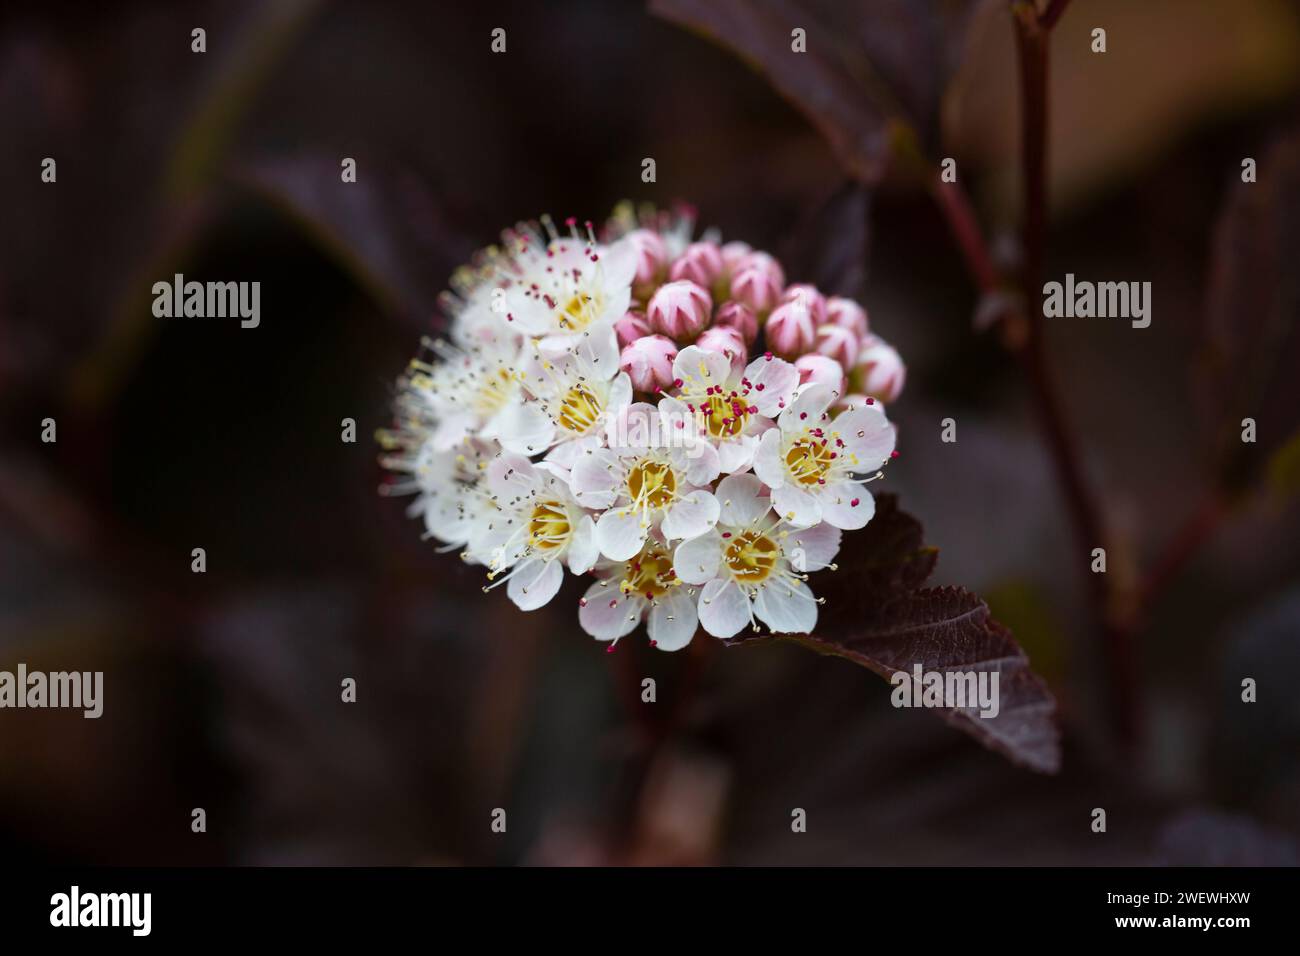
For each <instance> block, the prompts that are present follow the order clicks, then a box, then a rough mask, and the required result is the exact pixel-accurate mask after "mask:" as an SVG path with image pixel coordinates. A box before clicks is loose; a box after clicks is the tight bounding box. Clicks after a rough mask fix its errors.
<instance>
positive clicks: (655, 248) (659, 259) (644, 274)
mask: <svg viewBox="0 0 1300 956" xmlns="http://www.w3.org/2000/svg"><path fill="white" fill-rule="evenodd" d="M623 238H624V239H626V240H627V241H628V242H630V243H632V247H633V248H634V249H635V250H636V275H635V276H634V277H633V279H632V286H633V288H641V289H647V288H652V287H654V286H656V285H658V284H659V281H660V280H661V279H662V278H663V276H664V270H665V269H666V268H667V266H668V248H667V246H665V245H664V240H663V237H662V236H660V235H659V233H657V232H651V231H650V230H649V229H633V230H632V231H631V232H629V233H628V234H627V235H626V236H624V237H623Z"/></svg>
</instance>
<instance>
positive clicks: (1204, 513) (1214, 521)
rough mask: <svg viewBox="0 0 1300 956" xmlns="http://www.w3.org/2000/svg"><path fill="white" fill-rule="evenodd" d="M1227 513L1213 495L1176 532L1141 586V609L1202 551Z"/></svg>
mask: <svg viewBox="0 0 1300 956" xmlns="http://www.w3.org/2000/svg"><path fill="white" fill-rule="evenodd" d="M1227 513H1228V507H1227V503H1226V502H1225V501H1224V500H1223V498H1221V497H1220V496H1218V495H1211V496H1210V497H1209V498H1207V499H1206V500H1205V501H1204V502H1203V503H1202V504H1201V506H1200V507H1199V508H1198V509H1197V510H1196V511H1195V512H1194V513H1193V514H1192V516H1191V517H1190V518H1188V519H1187V521H1186V522H1184V523H1183V525H1182V527H1181V528H1179V529H1178V531H1177V532H1175V534H1174V536H1173V538H1172V539H1171V540H1170V542H1169V544H1168V545H1167V546H1166V547H1165V549H1164V550H1163V551H1162V552H1161V556H1160V557H1159V558H1158V559H1157V560H1156V562H1155V564H1154V565H1153V566H1152V568H1151V570H1150V571H1148V572H1147V574H1146V576H1145V577H1143V579H1142V582H1141V584H1140V585H1139V586H1138V607H1140V608H1149V607H1150V606H1151V605H1152V604H1153V603H1154V602H1155V600H1156V599H1157V598H1158V597H1159V596H1160V594H1161V593H1162V592H1163V591H1164V589H1165V588H1166V587H1167V586H1168V585H1169V583H1170V582H1171V581H1172V580H1173V579H1174V578H1175V577H1177V576H1178V573H1179V572H1180V571H1182V570H1183V567H1184V566H1185V565H1186V564H1187V562H1188V561H1190V560H1191V559H1192V557H1193V556H1194V555H1195V554H1196V552H1197V551H1199V550H1200V549H1201V546H1202V545H1204V544H1205V543H1206V542H1207V541H1209V540H1210V538H1211V537H1213V536H1214V533H1215V532H1216V531H1217V530H1218V529H1219V524H1220V522H1222V520H1223V518H1224V517H1225V516H1226V515H1227Z"/></svg>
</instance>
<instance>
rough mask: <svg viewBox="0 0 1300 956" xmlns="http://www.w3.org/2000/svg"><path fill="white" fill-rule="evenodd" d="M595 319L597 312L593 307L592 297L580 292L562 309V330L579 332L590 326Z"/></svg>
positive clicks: (560, 320)
mask: <svg viewBox="0 0 1300 956" xmlns="http://www.w3.org/2000/svg"><path fill="white" fill-rule="evenodd" d="M595 317H596V310H595V309H594V308H593V307H592V299H591V296H589V295H587V294H586V293H584V292H578V293H575V294H574V295H573V296H572V297H571V298H570V299H569V301H568V302H566V303H565V305H564V307H563V308H562V309H560V317H559V323H560V328H562V329H567V330H569V331H570V332H579V331H581V330H583V329H585V328H586V327H587V326H589V325H590V324H591V322H592V319H594V318H595Z"/></svg>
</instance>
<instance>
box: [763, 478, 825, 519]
mask: <svg viewBox="0 0 1300 956" xmlns="http://www.w3.org/2000/svg"><path fill="white" fill-rule="evenodd" d="M772 507H773V508H774V509H775V510H776V513H777V514H778V515H780V516H781V518H782V519H784V520H785V521H788V522H789V523H790V524H792V525H794V526H795V527H796V528H809V527H812V526H813V525H815V524H818V523H819V522H820V521H821V520H822V503H821V500H820V499H819V498H818V496H817V495H815V494H813V493H812V492H810V491H805V490H804V489H803V488H801V487H799V486H798V485H795V484H789V485H782V486H781V487H780V488H773V489H772Z"/></svg>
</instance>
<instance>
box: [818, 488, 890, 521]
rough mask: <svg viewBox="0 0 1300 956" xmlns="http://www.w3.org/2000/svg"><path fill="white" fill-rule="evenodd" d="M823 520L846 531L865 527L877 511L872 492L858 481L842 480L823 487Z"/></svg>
mask: <svg viewBox="0 0 1300 956" xmlns="http://www.w3.org/2000/svg"><path fill="white" fill-rule="evenodd" d="M821 503H822V520H823V521H825V522H826V523H827V524H830V525H834V526H835V527H837V528H843V529H844V530H845V531H856V530H857V529H858V528H861V527H864V526H865V525H866V523H867V522H868V521H870V520H871V518H872V516H873V515H875V513H876V502H875V499H874V498H872V497H871V492H869V491H867V489H866V488H864V487H862V485H860V484H859V483H858V482H856V481H841V482H839V483H838V484H834V485H827V486H826V487H825V488H823V489H822V493H821Z"/></svg>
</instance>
